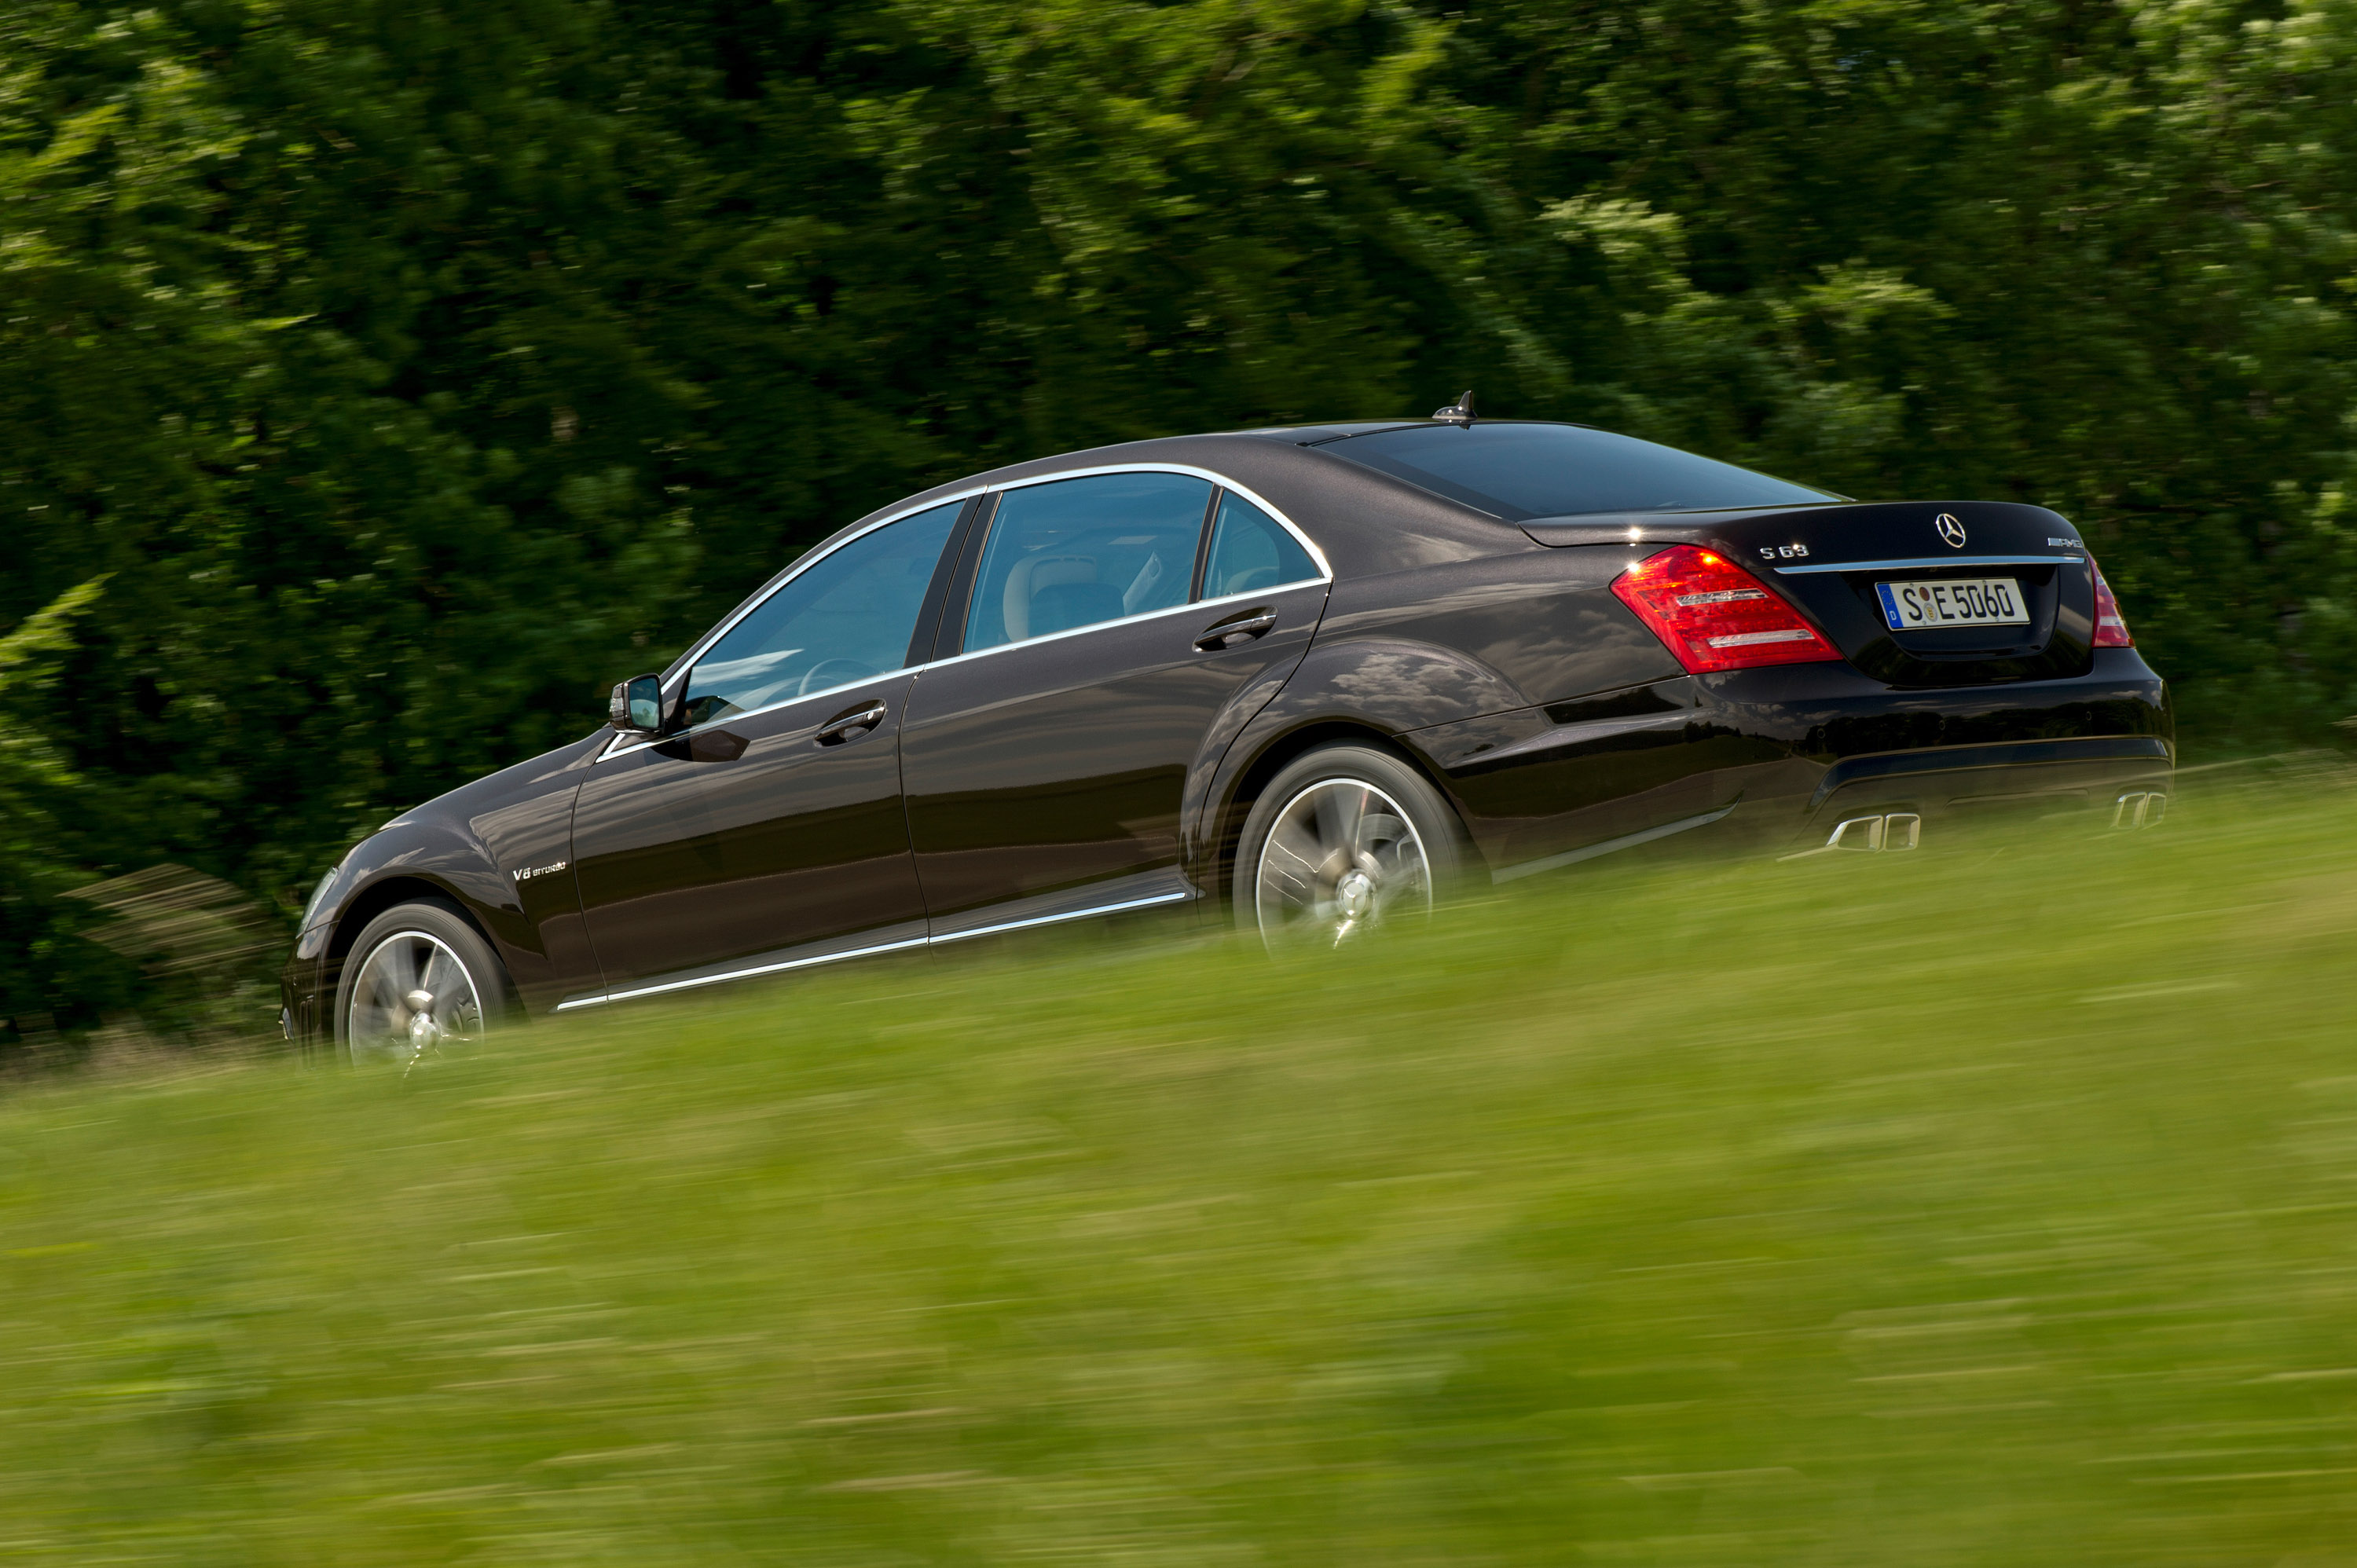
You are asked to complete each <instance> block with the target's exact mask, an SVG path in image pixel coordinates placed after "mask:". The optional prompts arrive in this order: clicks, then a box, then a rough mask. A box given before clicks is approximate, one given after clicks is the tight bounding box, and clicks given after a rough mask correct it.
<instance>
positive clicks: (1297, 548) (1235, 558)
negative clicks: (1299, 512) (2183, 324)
mask: <svg viewBox="0 0 2357 1568" xmlns="http://www.w3.org/2000/svg"><path fill="white" fill-rule="evenodd" d="M1318 575H1319V574H1318V563H1317V562H1315V561H1313V560H1311V559H1310V558H1309V552H1308V551H1307V550H1304V549H1303V548H1301V541H1299V540H1297V539H1296V538H1294V537H1293V535H1292V534H1290V533H1287V532H1286V531H1285V527H1284V525H1283V524H1281V523H1279V522H1278V521H1276V519H1275V518H1273V517H1271V516H1269V515H1268V513H1266V512H1265V511H1263V510H1260V508H1258V507H1256V506H1254V505H1253V503H1252V502H1250V501H1248V500H1246V499H1243V497H1242V496H1239V495H1236V494H1234V493H1233V492H1230V493H1228V494H1226V495H1222V497H1221V498H1220V516H1219V520H1218V521H1216V522H1214V523H1213V524H1212V525H1211V553H1210V555H1209V558H1208V559H1207V561H1206V563H1205V564H1204V567H1203V596H1204V597H1205V598H1207V599H1218V598H1224V597H1226V596H1228V595H1230V594H1257V593H1259V592H1260V591H1261V590H1263V589H1264V588H1280V587H1283V586H1284V585H1286V584H1287V583H1307V582H1311V581H1314V580H1315V579H1316V578H1317V577H1318Z"/></svg>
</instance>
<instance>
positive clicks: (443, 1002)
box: [336, 900, 509, 1069]
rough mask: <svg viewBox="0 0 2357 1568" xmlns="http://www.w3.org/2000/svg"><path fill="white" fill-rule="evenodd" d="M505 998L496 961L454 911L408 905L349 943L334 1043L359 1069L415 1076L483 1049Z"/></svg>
mask: <svg viewBox="0 0 2357 1568" xmlns="http://www.w3.org/2000/svg"><path fill="white" fill-rule="evenodd" d="M508 994H509V993H508V990H507V977H506V973H505V972H504V971H502V970H501V969H500V961H499V958H498V956H497V955H496V954H495V953H493V952H492V950H491V948H490V943H489V942H486V941H485V940H483V938H482V936H481V934H480V933H479V932H478V931H477V930H476V929H475V928H474V927H473V926H472V925H471V924H469V923H468V921H467V920H466V919H465V918H464V917H463V916H461V915H460V914H459V912H458V911H457V909H456V908H451V907H448V906H446V905H445V904H443V903H442V902H441V901H439V900H433V901H420V902H418V903H414V904H404V905H401V906H399V907H398V908H392V909H388V910H386V911H385V912H384V913H383V914H382V915H380V916H378V917H377V918H375V919H373V920H371V921H370V922H369V923H368V925H367V927H366V928H365V929H362V930H361V933H360V936H359V938H358V940H355V941H354V942H353V943H352V948H351V957H350V961H348V962H347V963H346V965H345V968H344V973H343V978H342V982H341V983H339V985H338V987H337V998H336V1035H337V1043H338V1044H339V1046H341V1047H343V1054H344V1056H345V1058H346V1059H348V1060H349V1061H350V1062H351V1063H352V1065H353V1066H355V1067H360V1066H366V1065H369V1064H372V1063H390V1064H393V1065H396V1066H399V1067H402V1068H403V1069H412V1068H414V1067H416V1066H418V1065H419V1064H421V1063H425V1062H430V1061H433V1060H435V1059H436V1058H444V1057H449V1056H455V1055H458V1054H460V1053H462V1052H464V1051H466V1050H468V1049H470V1048H472V1047H475V1046H476V1045H478V1044H479V1043H480V1042H481V1040H482V1038H483V1036H484V1034H485V1032H486V1030H487V1029H488V1028H490V1026H494V1025H496V1024H497V1023H498V1022H500V1019H501V1017H502V1016H503V1015H504V1013H505V1011H506V1008H507V1005H508Z"/></svg>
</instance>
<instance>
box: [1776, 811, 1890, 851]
mask: <svg viewBox="0 0 2357 1568" xmlns="http://www.w3.org/2000/svg"><path fill="white" fill-rule="evenodd" d="M1922 842H1923V819H1922V818H1921V817H1920V816H1918V815H1916V814H1915V813H1914V812H1913V811H1891V812H1888V813H1886V814H1884V815H1882V816H1879V817H1850V818H1847V819H1846V820H1844V821H1842V822H1836V823H1835V824H1834V831H1833V832H1832V833H1831V834H1830V835H1828V836H1827V838H1826V839H1825V842H1824V843H1822V844H1820V845H1818V846H1817V847H1816V848H1815V849H1804V850H1803V851H1801V852H1800V854H1787V855H1782V856H1780V857H1779V858H1781V859H1783V860H1805V859H1807V858H1808V857H1809V856H1811V855H1815V854H1830V853H1832V852H1834V851H1841V852H1844V853H1846V854H1875V853H1877V852H1879V851H1883V850H1902V849H1914V848H1917V847H1919V846H1920V845H1921V843H1922Z"/></svg>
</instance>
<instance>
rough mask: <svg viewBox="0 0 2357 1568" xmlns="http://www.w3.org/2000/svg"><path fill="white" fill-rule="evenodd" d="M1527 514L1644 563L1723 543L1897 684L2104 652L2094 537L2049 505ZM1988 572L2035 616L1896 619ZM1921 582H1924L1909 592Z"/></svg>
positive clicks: (1942, 680)
mask: <svg viewBox="0 0 2357 1568" xmlns="http://www.w3.org/2000/svg"><path fill="white" fill-rule="evenodd" d="M1520 526H1521V527H1522V529H1523V532H1525V533H1527V534H1529V535H1530V537H1531V538H1533V539H1534V540H1535V541H1537V542H1539V543H1541V544H1545V545H1549V546H1553V547H1557V548H1565V549H1579V550H1587V549H1617V550H1622V551H1628V552H1630V553H1631V557H1630V558H1631V562H1632V563H1633V562H1634V561H1637V560H1642V559H1644V558H1645V557H1646V556H1647V555H1650V554H1652V553H1654V551H1655V550H1658V549H1663V548H1667V547H1668V546H1670V545H1672V544H1677V543H1694V544H1702V545H1706V546H1709V547H1711V548H1714V549H1717V550H1720V551H1723V552H1724V553H1726V554H1727V558H1728V559H1729V560H1732V561H1736V562H1739V563H1741V564H1742V565H1743V566H1744V567H1745V569H1746V570H1748V571H1749V572H1751V573H1753V574H1754V575H1757V576H1758V577H1759V578H1760V580H1761V581H1762V582H1763V583H1766V584H1767V585H1770V587H1771V588H1772V589H1774V591H1775V592H1777V593H1778V594H1780V595H1781V596H1783V597H1785V598H1786V599H1789V600H1790V601H1792V603H1793V604H1794V605H1796V606H1798V607H1800V609H1801V610H1802V611H1803V613H1804V614H1805V615H1807V616H1808V617H1809V618H1810V619H1812V620H1813V621H1814V622H1815V623H1816V624H1817V625H1818V626H1819V627H1820V628H1822V629H1823V630H1824V633H1825V635H1826V637H1827V638H1828V639H1830V640H1831V641H1832V642H1833V644H1834V646H1835V647H1836V648H1837V649H1839V650H1841V652H1842V655H1843V657H1844V658H1846V659H1847V660H1849V662H1850V663H1851V664H1853V665H1855V666H1856V667H1857V668H1858V669H1859V670H1861V671H1865V672H1867V674H1870V675H1873V676H1875V677H1877V678H1878V679H1880V680H1884V681H1887V682H1890V683H1891V684H1893V685H1900V686H1960V685H1979V684H1986V683H1989V682H2006V681H2029V680H2041V679H2050V678H2054V677H2061V676H2072V675H2079V674H2083V673H2085V671H2087V669H2088V668H2089V665H2090V663H2091V660H2092V653H2091V644H2092V641H2093V633H2094V580H2093V573H2092V570H2091V568H2090V567H2089V565H2088V557H2087V551H2086V548H2085V546H2084V544H2083V542H2081V539H2080V535H2079V531H2078V529H2077V528H2075V527H2074V526H2072V523H2071V522H2069V521H2067V520H2066V519H2064V518H2062V517H2061V516H2060V515H2058V514H2056V513H2054V512H2051V511H2049V510H2046V509H2045V508H2044V507H2035V506H2023V505H2019V504H2017V503H2012V502H2003V501H1872V502H1835V503H1829V504H1825V505H1815V506H1797V507H1779V508H1758V509H1750V510H1740V511H1710V512H1631V513H1625V514H1614V515H1609V516H1596V515H1590V516H1583V517H1576V518H1545V519H1537V520H1534V521H1528V522H1524V523H1523V524H1521V525H1520ZM1649 547H1650V548H1649ZM1990 581H1994V582H1997V583H2008V582H2009V583H2011V584H2013V585H2015V587H2016V589H2017V590H2018V594H2019V605H2018V610H2019V613H2021V614H2022V615H2023V616H2024V619H2023V620H2021V621H2018V622H2015V623H2012V624H2002V625H1950V626H1938V625H1927V626H1925V627H1922V628H1903V629H1896V630H1894V629H1893V628H1892V627H1891V625H1890V618H1891V614H1892V613H1893V610H1898V611H1899V612H1900V618H1901V619H1902V620H1905V619H1907V618H1908V615H1909V613H1910V612H1909V611H1907V610H1906V609H1905V608H1904V606H1905V604H1906V603H1907V602H1909V601H1910V599H1923V600H1926V601H1928V598H1929V596H1930V591H1931V588H1932V586H1933V585H1952V584H1959V583H1979V582H1990ZM1910 588H1911V589H1915V590H1917V592H1916V593H1915V594H1913V595H1911V596H1910V595H1909V594H1908V592H1907V590H1909V589H1910ZM1886 589H1887V590H1888V592H1889V598H1886ZM1946 597H1947V596H1946V595H1943V596H1941V598H1942V600H1943V602H1944V600H1945V598H1946ZM1894 601H1897V602H1895V603H1894Z"/></svg>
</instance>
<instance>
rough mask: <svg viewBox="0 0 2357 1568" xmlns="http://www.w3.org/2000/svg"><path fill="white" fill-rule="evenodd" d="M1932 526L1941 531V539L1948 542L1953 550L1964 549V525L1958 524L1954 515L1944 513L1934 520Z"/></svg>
mask: <svg viewBox="0 0 2357 1568" xmlns="http://www.w3.org/2000/svg"><path fill="white" fill-rule="evenodd" d="M1932 527H1933V528H1936V529H1938V530H1939V531H1940V537H1941V538H1943V539H1944V540H1946V541H1947V542H1948V548H1950V549H1951V550H1962V549H1963V548H1964V524H1963V523H1961V522H1958V521H1956V520H1955V517H1954V515H1953V513H1950V512H1944V511H1943V512H1942V513H1941V514H1940V515H1939V516H1937V517H1935V518H1933V519H1932Z"/></svg>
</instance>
